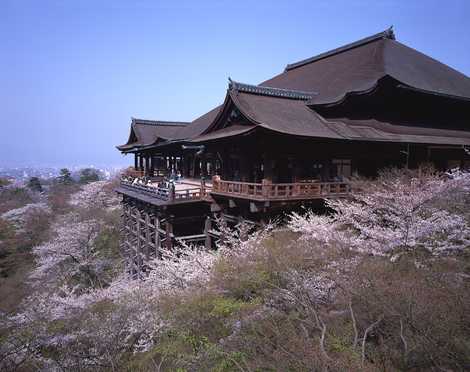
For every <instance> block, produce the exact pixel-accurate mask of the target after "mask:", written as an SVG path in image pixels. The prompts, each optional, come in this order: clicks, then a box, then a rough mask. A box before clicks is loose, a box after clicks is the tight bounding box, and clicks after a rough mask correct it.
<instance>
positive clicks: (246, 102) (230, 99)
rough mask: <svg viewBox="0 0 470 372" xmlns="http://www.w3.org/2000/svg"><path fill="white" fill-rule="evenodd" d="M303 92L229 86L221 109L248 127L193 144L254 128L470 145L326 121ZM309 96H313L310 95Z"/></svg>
mask: <svg viewBox="0 0 470 372" xmlns="http://www.w3.org/2000/svg"><path fill="white" fill-rule="evenodd" d="M308 95H309V94H308V93H307V92H303V91H301V92H298V91H294V90H290V91H289V96H286V95H285V94H284V93H283V91H282V90H280V89H278V88H269V87H263V88H262V89H260V88H259V87H257V86H250V85H248V84H241V83H234V82H231V84H230V85H229V90H228V95H227V98H226V100H225V105H226V106H227V107H231V106H230V105H233V106H234V107H236V108H237V109H238V110H239V112H240V113H241V114H242V115H243V116H244V117H245V118H246V120H247V121H248V122H249V123H250V124H251V126H239V125H233V126H229V127H222V128H221V129H218V128H217V126H214V127H212V126H211V127H210V128H209V130H208V131H207V132H206V133H204V134H203V135H202V136H200V137H196V138H195V139H194V140H193V141H194V142H204V141H211V140H216V139H220V138H224V137H233V136H237V135H242V134H246V133H248V132H251V131H253V130H255V129H256V128H263V129H266V130H269V131H272V132H277V133H282V134H289V135H295V136H302V137H312V138H328V139H336V140H338V139H339V140H361V141H386V142H406V143H428V144H446V145H448V144H454V145H470V131H460V130H452V129H439V128H426V127H417V126H412V125H400V124H398V125H397V124H396V123H390V122H387V121H384V120H377V119H373V118H369V119H360V120H353V119H349V118H334V119H326V118H324V117H322V116H321V115H320V114H318V113H317V112H316V111H315V110H313V109H312V108H310V107H309V105H307V100H308V99H309V98H308ZM312 95H313V94H312Z"/></svg>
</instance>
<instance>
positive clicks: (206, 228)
mask: <svg viewBox="0 0 470 372" xmlns="http://www.w3.org/2000/svg"><path fill="white" fill-rule="evenodd" d="M211 230H212V219H211V218H210V216H207V217H206V222H205V223H204V234H205V236H206V239H205V242H204V245H205V247H206V249H211V248H212V237H211V236H210V234H209V233H210V231H211Z"/></svg>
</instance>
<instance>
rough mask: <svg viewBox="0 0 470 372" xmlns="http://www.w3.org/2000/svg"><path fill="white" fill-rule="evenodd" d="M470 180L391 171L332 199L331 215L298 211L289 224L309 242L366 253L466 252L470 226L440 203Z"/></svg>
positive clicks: (463, 176) (465, 176)
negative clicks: (340, 196)
mask: <svg viewBox="0 0 470 372" xmlns="http://www.w3.org/2000/svg"><path fill="white" fill-rule="evenodd" d="M469 180H470V177H468V174H465V173H461V172H459V173H455V172H454V173H449V174H447V175H446V176H442V175H439V174H437V173H433V172H432V171H429V170H419V171H416V172H411V171H399V170H390V171H387V172H383V173H382V174H381V175H380V176H379V178H378V179H377V180H376V181H373V182H367V183H358V184H356V185H355V186H356V191H355V192H354V193H353V195H352V197H351V198H348V199H330V200H328V201H327V205H328V207H329V208H331V210H332V214H330V215H329V216H317V215H316V214H314V213H313V212H312V211H309V212H307V213H306V214H305V215H300V214H296V213H294V214H293V215H292V218H291V221H290V223H289V226H290V228H291V229H292V230H294V231H296V232H299V233H302V234H304V237H305V238H306V239H311V240H317V241H322V242H324V243H327V244H329V243H339V244H343V245H348V246H350V247H351V248H354V249H356V250H357V251H360V252H363V253H370V254H379V255H393V254H394V253H396V251H397V250H399V249H402V250H416V249H420V248H422V249H424V250H426V251H428V252H430V253H432V254H434V255H442V254H447V253H451V252H456V251H460V250H462V249H464V248H465V247H467V246H468V245H469V244H470V226H469V223H468V221H466V220H465V218H464V217H463V216H462V215H461V214H456V213H453V212H452V211H451V210H446V209H445V208H443V207H442V206H441V207H438V206H437V205H436V203H437V202H438V201H439V200H441V201H442V200H446V199H447V198H449V197H451V196H452V195H454V194H457V193H460V192H463V191H465V190H468V187H469V185H470V181H469Z"/></svg>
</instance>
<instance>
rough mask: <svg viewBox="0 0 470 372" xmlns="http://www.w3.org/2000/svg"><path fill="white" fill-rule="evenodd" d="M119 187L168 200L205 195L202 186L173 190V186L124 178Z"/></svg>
mask: <svg viewBox="0 0 470 372" xmlns="http://www.w3.org/2000/svg"><path fill="white" fill-rule="evenodd" d="M121 187H123V188H126V189H128V190H131V191H136V192H139V193H142V194H145V195H148V196H151V197H154V198H157V199H160V200H163V201H168V202H172V201H185V200H197V199H202V198H204V197H205V196H206V189H205V188H204V187H191V188H187V189H184V190H175V189H173V188H166V187H161V186H150V185H143V184H140V183H134V182H131V181H128V180H125V179H122V180H121Z"/></svg>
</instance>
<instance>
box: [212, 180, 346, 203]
mask: <svg viewBox="0 0 470 372" xmlns="http://www.w3.org/2000/svg"><path fill="white" fill-rule="evenodd" d="M211 192H213V193H222V194H227V195H237V196H246V197H248V198H253V199H260V200H276V199H277V200H280V199H310V198H323V197H325V196H328V195H331V196H335V195H336V196H338V195H345V194H348V193H349V192H350V184H349V183H348V182H340V181H331V182H290V183H271V182H270V181H268V180H265V181H264V182H262V183H255V182H242V181H227V180H220V179H219V180H214V181H213V189H212V191H211Z"/></svg>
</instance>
